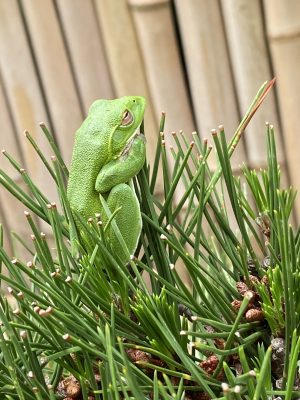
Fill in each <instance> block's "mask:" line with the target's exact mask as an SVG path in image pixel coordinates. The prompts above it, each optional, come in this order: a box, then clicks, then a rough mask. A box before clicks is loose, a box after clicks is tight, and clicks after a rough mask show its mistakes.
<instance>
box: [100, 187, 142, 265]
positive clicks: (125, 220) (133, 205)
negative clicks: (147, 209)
mask: <svg viewBox="0 0 300 400" xmlns="http://www.w3.org/2000/svg"><path fill="white" fill-rule="evenodd" d="M106 203H107V205H108V208H109V210H110V212H111V214H113V213H114V211H115V210H118V209H119V211H117V213H116V215H115V216H114V221H115V222H116V225H117V227H118V229H119V231H120V233H121V235H122V237H123V239H124V242H125V244H126V246H127V248H128V251H129V254H130V255H132V254H133V253H134V252H135V250H136V247H137V244H138V240H139V236H140V233H141V229H142V219H141V212H140V205H139V202H138V199H137V197H136V194H135V193H134V191H133V190H132V189H131V188H130V186H129V185H127V184H126V183H121V184H119V185H116V186H114V187H113V188H112V190H111V191H110V193H109V195H108V197H107V198H106ZM102 219H103V222H104V224H106V223H107V221H108V216H107V215H105V212H103V215H102ZM105 236H106V238H107V240H108V241H109V243H110V246H111V249H112V252H113V255H117V256H118V257H119V258H120V259H121V260H122V261H123V262H124V263H126V262H128V261H129V259H128V254H127V255H126V253H125V252H124V250H123V248H122V245H121V243H120V241H119V239H118V237H117V235H116V233H115V231H114V228H113V226H112V224H110V226H109V227H108V228H107V231H106V234H105Z"/></svg>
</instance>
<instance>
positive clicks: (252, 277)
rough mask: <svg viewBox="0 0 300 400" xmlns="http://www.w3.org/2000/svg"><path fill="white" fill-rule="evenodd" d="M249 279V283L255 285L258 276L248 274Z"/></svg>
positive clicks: (257, 281)
mask: <svg viewBox="0 0 300 400" xmlns="http://www.w3.org/2000/svg"><path fill="white" fill-rule="evenodd" d="M249 280H250V282H251V285H253V286H254V285H257V284H258V283H259V282H260V280H259V278H258V276H255V275H249Z"/></svg>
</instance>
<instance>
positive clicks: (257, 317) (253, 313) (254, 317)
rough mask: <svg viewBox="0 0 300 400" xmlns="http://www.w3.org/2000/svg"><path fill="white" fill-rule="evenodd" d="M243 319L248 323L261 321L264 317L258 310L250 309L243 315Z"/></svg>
mask: <svg viewBox="0 0 300 400" xmlns="http://www.w3.org/2000/svg"><path fill="white" fill-rule="evenodd" d="M245 318H246V320H247V321H248V322H254V321H262V320H263V319H264V318H265V316H264V313H263V311H262V310H261V309H260V308H250V310H248V311H247V312H246V314H245Z"/></svg>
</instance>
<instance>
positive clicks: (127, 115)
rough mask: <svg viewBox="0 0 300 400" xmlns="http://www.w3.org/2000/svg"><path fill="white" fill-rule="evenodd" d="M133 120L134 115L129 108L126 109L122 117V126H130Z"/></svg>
mask: <svg viewBox="0 0 300 400" xmlns="http://www.w3.org/2000/svg"><path fill="white" fill-rule="evenodd" d="M132 122H133V115H132V114H131V112H130V111H129V110H125V111H124V114H123V118H122V123H121V125H122V126H128V125H131V124H132Z"/></svg>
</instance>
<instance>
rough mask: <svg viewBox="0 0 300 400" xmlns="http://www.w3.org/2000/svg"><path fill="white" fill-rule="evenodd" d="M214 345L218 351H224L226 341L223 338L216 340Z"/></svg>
mask: <svg viewBox="0 0 300 400" xmlns="http://www.w3.org/2000/svg"><path fill="white" fill-rule="evenodd" d="M214 343H215V345H216V346H217V348H218V349H224V347H225V340H224V339H222V338H215V339H214Z"/></svg>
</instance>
